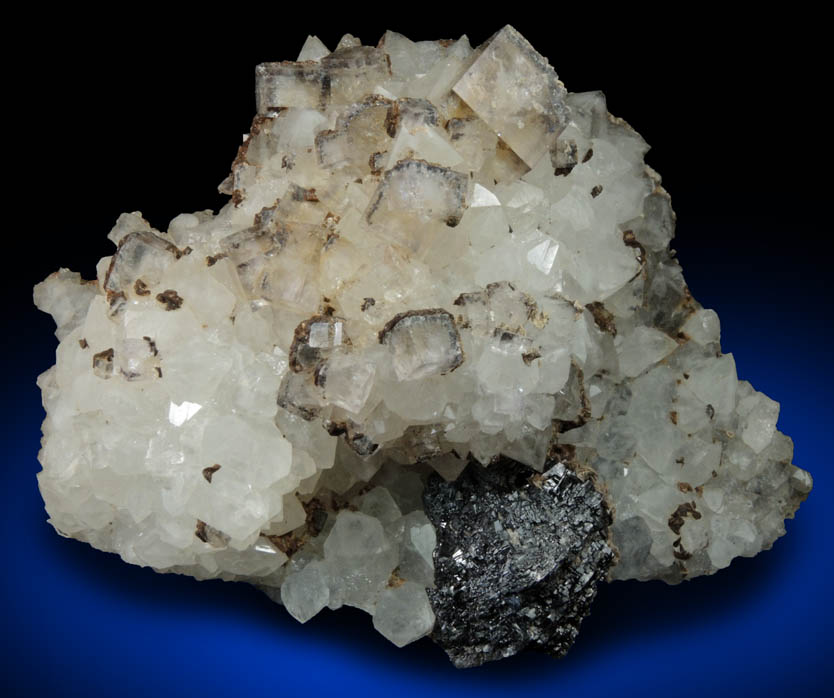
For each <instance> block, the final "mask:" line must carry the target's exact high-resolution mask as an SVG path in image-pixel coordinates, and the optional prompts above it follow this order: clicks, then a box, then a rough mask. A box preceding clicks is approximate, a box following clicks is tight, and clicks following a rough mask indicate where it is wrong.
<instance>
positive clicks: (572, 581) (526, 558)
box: [423, 458, 614, 668]
mask: <svg viewBox="0 0 834 698" xmlns="http://www.w3.org/2000/svg"><path fill="white" fill-rule="evenodd" d="M423 501H424V503H425V509H426V514H427V515H428V517H429V519H431V522H432V524H434V527H435V530H436V531H437V546H436V548H435V551H434V568H435V585H436V588H435V589H429V590H428V594H429V600H430V601H431V604H432V606H433V608H434V612H435V615H436V616H437V622H436V624H435V628H434V631H433V633H432V639H434V640H435V641H436V642H437V643H438V644H439V645H440V646H441V647H443V649H445V650H446V652H447V654H448V655H449V657H450V658H451V659H452V661H453V662H454V664H455V666H457V667H461V668H462V667H471V666H477V665H479V664H483V663H484V662H487V661H490V660H493V659H501V658H502V657H508V656H510V655H512V654H515V653H516V652H519V651H520V650H522V649H524V648H528V647H529V648H530V649H538V650H543V651H545V652H548V653H549V654H552V655H554V656H557V657H561V656H563V655H564V654H565V653H566V652H567V651H568V649H569V648H570V646H571V645H572V644H573V642H574V640H575V638H576V635H577V633H578V632H579V625H580V623H581V622H582V619H583V618H584V617H585V616H586V615H587V613H588V610H589V607H590V605H591V602H592V601H593V599H594V597H595V596H596V587H597V583H598V582H599V581H600V580H602V579H604V578H605V575H606V573H607V572H608V568H609V566H610V565H611V563H612V561H613V559H614V552H613V551H612V549H611V547H610V546H609V544H608V526H609V525H610V523H611V514H610V512H609V510H608V507H607V506H606V504H605V502H604V500H603V497H602V495H601V494H600V493H599V492H598V491H597V490H596V489H595V488H594V486H593V484H592V483H591V482H590V481H588V480H584V481H583V480H580V479H579V478H578V477H577V476H576V475H575V474H574V473H573V471H572V470H571V469H570V468H568V467H566V466H564V465H562V464H556V465H553V466H552V467H551V468H550V469H549V470H547V471H546V472H545V473H543V474H542V473H537V472H536V471H534V470H531V469H530V468H528V467H527V466H525V465H522V464H520V463H517V462H515V461H512V460H509V459H506V458H503V459H501V461H500V462H499V463H495V464H493V465H490V467H488V468H484V467H482V466H481V465H479V464H477V463H470V464H469V465H468V466H467V468H466V470H465V471H464V472H463V473H462V474H461V476H460V477H459V478H458V479H457V480H456V481H455V482H445V481H444V480H443V479H442V478H440V477H439V476H437V475H433V476H432V477H431V478H430V479H429V482H428V484H427V486H426V489H425V491H424V493H423Z"/></svg>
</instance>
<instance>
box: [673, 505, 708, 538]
mask: <svg viewBox="0 0 834 698" xmlns="http://www.w3.org/2000/svg"><path fill="white" fill-rule="evenodd" d="M688 516H689V517H692V518H693V519H695V520H698V519H700V518H701V512H699V511H698V510H697V509H696V504H695V502H684V503H683V504H681V505H680V506H678V508H677V509H675V511H674V512H672V515H671V516H670V517H669V522H668V523H669V528H671V529H672V532H673V533H674V534H675V535H676V536H679V535H680V533H681V527H682V526H683V525H684V523H686V521H685V519H686V517H688Z"/></svg>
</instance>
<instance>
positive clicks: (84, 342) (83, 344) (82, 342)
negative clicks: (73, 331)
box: [78, 337, 90, 349]
mask: <svg viewBox="0 0 834 698" xmlns="http://www.w3.org/2000/svg"><path fill="white" fill-rule="evenodd" d="M78 346H80V347H81V348H82V349H86V348H87V347H89V346H90V345H89V344H87V340H86V339H84V338H83V337H82V338H81V339H79V340H78Z"/></svg>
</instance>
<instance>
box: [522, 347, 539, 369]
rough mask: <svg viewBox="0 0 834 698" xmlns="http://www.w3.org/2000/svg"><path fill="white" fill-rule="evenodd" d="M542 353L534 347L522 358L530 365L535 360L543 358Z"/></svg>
mask: <svg viewBox="0 0 834 698" xmlns="http://www.w3.org/2000/svg"><path fill="white" fill-rule="evenodd" d="M541 355H542V354H541V352H540V351H539V350H538V349H533V351H528V352H527V353H526V354H522V355H521V360H522V361H524V363H525V364H527V365H528V366H529V365H530V364H531V363H533V361H535V360H536V359H539V358H541Z"/></svg>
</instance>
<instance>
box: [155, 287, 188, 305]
mask: <svg viewBox="0 0 834 698" xmlns="http://www.w3.org/2000/svg"><path fill="white" fill-rule="evenodd" d="M156 300H158V301H159V302H160V303H162V305H164V306H165V310H179V309H180V308H181V307H182V302H183V299H182V298H181V297H180V295H179V294H178V293H177V292H176V291H175V290H174V289H172V288H169V289H167V290H166V291H163V292H162V293H157V294H156Z"/></svg>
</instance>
